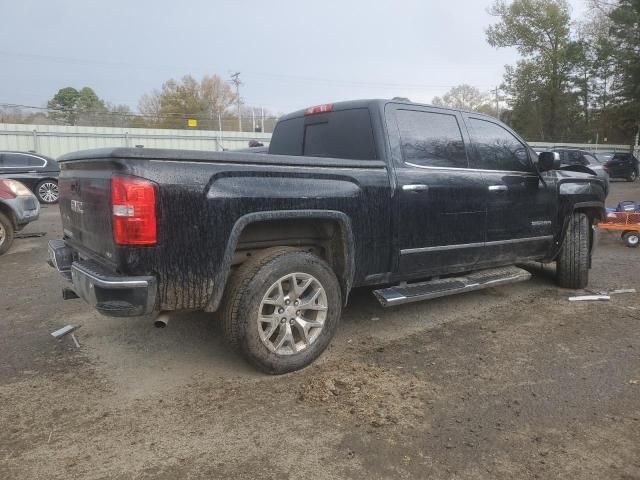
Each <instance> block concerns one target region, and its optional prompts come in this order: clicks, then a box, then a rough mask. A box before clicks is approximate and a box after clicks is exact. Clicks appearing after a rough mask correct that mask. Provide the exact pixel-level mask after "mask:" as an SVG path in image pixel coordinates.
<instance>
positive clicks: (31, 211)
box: [0, 177, 40, 255]
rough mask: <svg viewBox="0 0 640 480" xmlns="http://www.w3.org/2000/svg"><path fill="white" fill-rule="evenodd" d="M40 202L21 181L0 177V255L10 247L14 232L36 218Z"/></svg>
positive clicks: (38, 213)
mask: <svg viewBox="0 0 640 480" xmlns="http://www.w3.org/2000/svg"><path fill="white" fill-rule="evenodd" d="M39 215H40V204H39V203H38V200H37V199H36V197H35V195H34V194H33V193H31V190H29V189H28V188H27V187H26V186H25V185H23V184H22V183H20V182H18V181H16V180H12V179H8V178H1V177H0V255H2V254H3V253H6V252H7V250H9V248H10V247H11V244H12V243H13V239H14V236H15V232H17V231H20V230H22V229H23V228H24V227H25V226H26V225H27V224H28V223H30V222H33V221H35V220H37V219H38V216H39Z"/></svg>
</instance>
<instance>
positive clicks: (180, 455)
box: [0, 182, 640, 480]
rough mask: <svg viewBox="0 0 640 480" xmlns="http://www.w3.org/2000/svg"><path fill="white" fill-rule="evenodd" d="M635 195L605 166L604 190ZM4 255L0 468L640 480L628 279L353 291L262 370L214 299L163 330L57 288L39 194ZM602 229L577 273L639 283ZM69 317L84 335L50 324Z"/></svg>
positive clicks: (631, 260)
mask: <svg viewBox="0 0 640 480" xmlns="http://www.w3.org/2000/svg"><path fill="white" fill-rule="evenodd" d="M638 198H640V184H639V183H636V184H629V183H625V182H613V183H612V193H611V195H610V198H609V204H610V205H615V204H616V203H617V202H618V201H620V200H623V199H638ZM26 231H27V232H46V233H47V234H46V235H45V236H44V237H42V238H27V239H19V240H16V243H15V245H14V247H13V249H12V250H11V251H10V252H9V253H8V254H7V255H4V256H3V257H1V258H0V272H1V275H0V405H2V408H1V409H0V478H2V479H40V478H42V479H45V478H46V479H63V478H64V479H68V478H83V479H102V478H116V479H131V478H160V479H164V478H166V479H174V478H185V479H190V478H225V479H226V478H242V479H244V478H246V479H256V478H274V479H275V478H277V479H284V478H300V477H303V478H315V479H325V478H335V479H340V478H356V479H359V478H362V479H367V480H369V479H371V478H394V479H395V478H407V479H413V478H416V479H417V478H420V479H423V478H448V479H515V478H517V479H525V478H580V479H605V478H606V479H640V300H639V299H640V293H638V294H624V295H616V296H614V297H612V300H611V301H610V302H597V303H596V302H593V303H587V302H584V303H578V304H576V303H569V302H568V301H567V297H568V296H569V295H571V294H573V293H574V292H573V291H569V290H562V289H559V288H557V287H555V285H554V284H553V280H552V277H553V271H552V270H551V269H549V268H537V267H533V268H532V271H533V273H534V278H533V279H532V280H531V281H529V282H525V283H521V284H516V285H512V286H506V287H502V288H495V289H489V290H485V291H480V292H475V293H468V294H465V295H460V296H455V297H449V298H443V299H438V300H434V301H431V302H426V303H417V304H411V305H405V306H401V307H397V308H395V309H388V310H386V309H382V308H380V307H379V306H378V304H377V302H376V301H375V300H374V299H373V296H372V294H371V292H370V291H369V290H360V291H356V292H354V294H353V297H352V299H351V302H350V305H349V306H348V308H347V309H346V311H345V313H344V317H343V323H342V325H341V328H340V329H339V332H338V334H337V336H336V339H335V341H334V342H333V345H332V346H331V348H330V349H329V351H328V352H327V353H326V354H325V355H323V356H322V357H321V359H320V360H319V361H318V362H316V364H314V365H313V366H311V367H310V368H307V369H306V370H304V371H302V372H298V373H294V374H290V375H285V376H281V377H267V376H263V375H261V374H258V373H257V372H255V371H254V370H253V369H251V368H250V367H249V366H247V365H246V364H245V363H244V362H243V361H242V360H241V359H240V358H239V357H237V356H236V355H234V354H232V353H231V352H230V351H229V350H228V349H227V348H226V347H225V345H224V342H223V341H222V339H221V332H220V328H219V325H218V323H217V322H216V321H215V318H214V317H213V316H210V315H206V314H202V313H198V314H174V315H172V317H171V322H170V323H169V326H168V327H167V328H166V329H155V328H153V327H152V326H151V322H150V321H147V320H142V319H113V318H107V317H102V316H99V315H98V314H96V313H95V312H94V311H92V310H91V309H90V308H89V307H87V306H86V305H85V304H84V303H82V302H81V301H78V300H76V301H62V299H61V298H60V286H61V282H60V280H59V279H58V275H57V273H55V272H54V271H52V269H51V268H49V267H48V266H47V265H46V264H45V260H46V255H47V252H46V248H45V246H46V242H47V240H49V239H52V238H58V237H59V236H60V235H61V226H60V223H59V217H58V211H57V208H56V207H47V208H44V209H43V212H42V215H41V219H40V220H39V221H38V222H36V223H34V224H32V225H30V226H29V227H28V229H27V230H26ZM639 267H640V249H629V248H626V247H624V246H623V245H622V243H621V241H620V240H619V238H618V237H617V236H616V235H613V234H604V235H602V239H601V243H600V246H599V249H598V251H597V254H596V256H595V259H594V266H593V270H592V271H591V275H592V277H591V279H592V280H591V283H590V287H589V288H590V289H592V290H594V291H599V290H610V289H614V288H636V289H637V290H638V292H640V275H639V274H638V271H639ZM68 323H71V324H74V325H80V326H81V328H80V330H79V332H78V339H79V341H80V343H81V347H80V349H77V348H76V347H75V346H74V345H73V343H72V342H71V341H70V339H68V338H67V339H65V340H63V341H61V342H57V341H55V340H53V339H52V337H51V336H50V335H49V332H51V331H53V330H54V329H56V328H59V327H61V326H63V325H65V324H68Z"/></svg>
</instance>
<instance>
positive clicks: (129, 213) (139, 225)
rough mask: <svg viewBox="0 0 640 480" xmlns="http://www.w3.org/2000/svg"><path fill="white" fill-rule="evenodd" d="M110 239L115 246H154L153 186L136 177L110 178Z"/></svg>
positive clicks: (155, 236)
mask: <svg viewBox="0 0 640 480" xmlns="http://www.w3.org/2000/svg"><path fill="white" fill-rule="evenodd" d="M111 204H112V209H113V210H112V213H113V238H114V240H115V242H116V243H117V244H118V245H154V244H155V243H156V242H157V240H158V234H157V231H156V187H155V184H154V183H153V182H150V181H149V180H144V179H142V178H138V177H125V176H116V177H112V178H111Z"/></svg>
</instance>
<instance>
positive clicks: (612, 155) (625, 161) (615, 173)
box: [596, 152, 640, 182]
mask: <svg viewBox="0 0 640 480" xmlns="http://www.w3.org/2000/svg"><path fill="white" fill-rule="evenodd" d="M596 157H598V160H599V161H600V162H602V163H603V164H604V166H605V168H606V169H607V171H608V172H609V175H610V176H611V178H624V179H626V180H627V181H629V182H635V181H636V180H637V179H638V177H639V176H640V166H639V163H638V159H637V158H636V157H635V155H633V154H632V153H629V152H599V153H597V154H596Z"/></svg>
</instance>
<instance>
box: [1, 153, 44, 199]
mask: <svg viewBox="0 0 640 480" xmlns="http://www.w3.org/2000/svg"><path fill="white" fill-rule="evenodd" d="M43 163H44V161H43V160H41V159H39V158H38V157H35V156H33V155H29V154H28V153H17V152H7V153H4V154H3V158H2V164H3V172H4V173H5V174H7V176H9V177H10V178H13V179H14V180H18V181H19V182H22V183H24V184H25V185H26V186H27V187H29V188H30V189H31V190H33V189H34V188H35V186H36V184H37V183H38V177H37V175H36V173H37V169H38V166H42V164H43Z"/></svg>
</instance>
